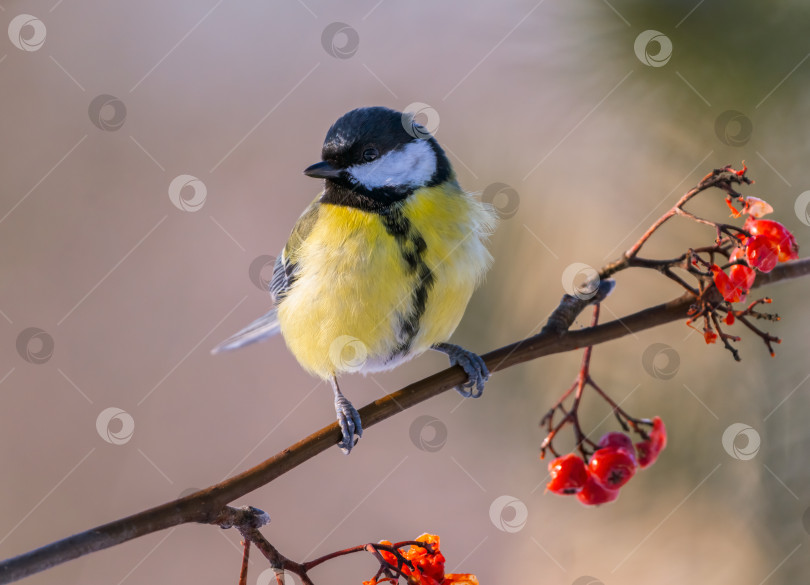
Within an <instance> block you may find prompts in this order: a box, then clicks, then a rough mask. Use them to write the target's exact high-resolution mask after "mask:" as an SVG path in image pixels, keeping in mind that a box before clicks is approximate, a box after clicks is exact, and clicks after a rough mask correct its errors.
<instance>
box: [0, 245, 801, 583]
mask: <svg viewBox="0 0 810 585" xmlns="http://www.w3.org/2000/svg"><path fill="white" fill-rule="evenodd" d="M808 274H810V258H804V259H801V260H796V261H793V262H788V263H785V264H780V265H779V266H777V267H776V268H774V269H773V270H772V271H771V272H769V273H767V274H762V273H759V274H758V275H757V280H756V283H755V284H754V286H755V287H759V286H763V285H769V284H773V283H776V282H780V281H783V280H788V279H792V278H799V277H803V276H807V275H808ZM612 287H613V283H612V281H603V282H602V283H601V284H600V288H599V290H598V292H597V295H596V296H595V297H594V298H592V299H589V300H580V299H577V298H575V297H571V296H568V295H566V296H565V297H563V300H562V301H561V302H560V305H559V307H558V308H557V309H556V310H555V311H554V313H552V316H551V317H550V318H549V321H548V324H547V325H546V327H545V328H544V329H543V331H541V332H540V333H539V334H537V335H535V336H533V337H529V338H527V339H523V340H521V341H518V342H516V343H513V344H511V345H507V346H505V347H502V348H500V349H496V350H494V351H491V352H489V353H488V354H486V355H484V356H482V357H483V358H484V360H485V361H486V363H487V366H488V367H489V369H490V371H492V372H497V371H500V370H504V369H506V368H509V367H512V366H515V365H517V364H520V363H524V362H527V361H530V360H534V359H537V358H540V357H543V356H547V355H551V354H555V353H561V352H566V351H571V350H575V349H580V348H583V347H587V346H590V345H596V344H599V343H604V342H606V341H611V340H613V339H618V338H619V337H623V336H625V335H628V334H630V333H635V332H637V331H642V330H644V329H649V328H652V327H656V326H658V325H663V324H665V323H669V322H671V321H676V320H679V319H685V318H686V317H687V312H688V310H689V308H690V307H691V306H692V305H693V303H694V302H695V297H694V296H693V295H691V294H689V293H685V294H683V295H682V296H680V297H678V298H675V299H672V300H671V301H669V302H667V303H663V304H661V305H656V306H654V307H649V308H647V309H644V310H642V311H639V312H637V313H634V314H632V315H629V316H627V317H625V318H622V319H617V320H614V321H611V322H609V323H605V324H603V325H598V326H596V327H589V328H587V329H580V330H576V331H568V328H569V327H570V326H571V325H572V324H573V322H574V320H575V319H576V317H577V316H578V315H579V313H580V312H581V311H582V310H583V309H584V308H585V307H586V306H587V305H588V304H590V303H591V302H595V301H598V300H601V299H602V298H604V296H606V295H607V293H609V292H610V289H612ZM465 380H466V374H465V373H464V370H462V369H461V368H460V367H458V366H454V367H451V368H448V369H446V370H443V371H441V372H438V373H437V374H433V375H432V376H429V377H427V378H424V379H422V380H419V381H417V382H414V383H413V384H410V385H408V386H406V387H405V388H402V389H401V390H398V391H396V392H394V393H392V394H389V395H388V396H385V397H383V398H380V399H379V400H375V401H374V402H372V403H371V404H368V405H366V406H364V407H363V408H361V409H360V416H361V417H362V419H363V426H364V428H369V427H372V426H374V425H375V424H377V423H379V422H382V421H384V420H385V419H387V418H390V417H392V416H394V415H395V414H397V413H399V412H401V411H403V410H405V409H407V408H410V407H412V406H414V405H416V404H419V403H420V402H424V401H425V400H428V399H429V398H432V397H433V396H436V395H438V394H441V393H442V392H445V391H446V390H449V389H450V388H453V387H454V386H457V385H459V384H461V383H463V382H464V381H465ZM340 439H341V433H340V429H339V428H338V425H337V423H336V422H335V423H332V424H330V425H328V426H326V427H324V428H322V429H320V430H319V431H316V432H315V433H313V434H311V435H310V436H308V437H306V438H305V439H302V440H301V441H299V442H298V443H296V444H294V445H291V446H290V447H288V448H287V449H284V450H283V451H281V452H280V453H278V454H276V455H275V456H273V457H271V458H270V459H267V460H266V461H264V462H262V463H260V464H259V465H257V466H255V467H253V468H252V469H248V470H247V471H244V472H243V473H240V474H239V475H236V476H234V477H231V478H229V479H226V480H225V481H222V482H220V483H218V484H216V485H213V486H211V487H208V488H206V489H204V490H201V491H199V492H196V493H194V494H191V495H188V496H186V497H184V498H180V499H178V500H175V501H172V502H168V503H166V504H163V505H161V506H157V507H154V508H151V509H149V510H145V511H143V512H139V513H137V514H133V515H132V516H128V517H126V518H122V519H119V520H115V521H113V522H110V523H108V524H104V525H102V526H98V527H96V528H93V529H90V530H87V531H85V532H80V533H78V534H75V535H73V536H69V537H67V538H64V539H62V540H58V541H56V542H53V543H51V544H48V545H45V546H43V547H41V548H38V549H36V550H33V551H30V552H26V553H24V554H21V555H19V556H17V557H14V558H11V559H8V560H5V561H3V562H2V563H0V583H10V582H12V581H17V580H19V579H22V578H24V577H27V576H29V575H33V574H34V573H38V572H40V571H44V570H46V569H49V568H51V567H53V566H56V565H59V564H61V563H64V562H66V561H69V560H71V559H75V558H78V557H82V556H84V555H87V554H90V553H91V552H94V551H98V550H102V549H105V548H109V547H111V546H114V545H116V544H119V543H122V542H126V541H128V540H132V539H134V538H137V537H139V536H144V535H146V534H151V533H153V532H157V531H160V530H164V529H166V528H169V527H172V526H177V525H179V524H186V523H191V522H198V523H204V524H221V523H222V522H223V517H224V516H223V515H226V516H227V514H228V510H229V508H227V504H228V503H229V502H232V501H233V500H235V499H237V498H239V497H242V496H244V495H245V494H248V493H250V492H252V491H253V490H255V489H257V488H259V487H261V486H264V485H266V484H268V483H270V482H271V481H273V480H274V479H276V478H277V477H279V476H281V475H283V474H285V473H287V472H288V471H290V470H292V469H294V468H296V467H298V466H299V465H301V464H302V463H304V462H305V461H308V460H309V459H312V458H313V457H315V456H316V455H317V454H318V453H320V452H322V451H325V450H326V449H329V448H330V447H333V446H334V445H335V444H336V443H338V441H340ZM254 544H261V541H259V540H258V538H257V539H256V540H254ZM263 549H264V547H261V546H260V550H261V551H262V552H263V554H266V555H267V554H270V553H271V552H272V551H270V550H269V549H267V550H263Z"/></svg>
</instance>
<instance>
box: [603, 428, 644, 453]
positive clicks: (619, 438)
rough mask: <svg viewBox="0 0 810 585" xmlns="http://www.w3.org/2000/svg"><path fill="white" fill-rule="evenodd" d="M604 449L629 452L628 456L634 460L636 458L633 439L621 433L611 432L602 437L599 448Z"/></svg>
mask: <svg viewBox="0 0 810 585" xmlns="http://www.w3.org/2000/svg"><path fill="white" fill-rule="evenodd" d="M602 447H616V448H618V449H624V450H625V451H627V454H628V455H630V456H632V457H633V458H635V456H636V448H635V447H634V446H633V439H631V438H630V437H629V436H628V435H627V434H626V433H622V432H620V431H610V432H609V433H605V434H604V435H602V438H601V439H599V448H600V449H601V448H602Z"/></svg>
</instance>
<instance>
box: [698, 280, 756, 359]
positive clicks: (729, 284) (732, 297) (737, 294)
mask: <svg viewBox="0 0 810 585" xmlns="http://www.w3.org/2000/svg"><path fill="white" fill-rule="evenodd" d="M711 270H712V273H713V274H714V285H715V286H716V287H717V290H718V291H719V292H720V294H721V295H723V298H724V299H725V300H727V301H728V302H729V303H736V302H739V301H743V300H745V295H746V294H747V293H748V289H744V288H743V287H742V286H741V284H742V283H740V282H737V281H736V280H735V281H732V279H731V277H729V275H728V274H726V273H725V272H723V271H722V270H721V269H720V267H719V266H718V265H717V264H712V266H711ZM749 270H750V268H749ZM738 278H739V277H738ZM706 343H710V342H709V341H708V340H707V341H706Z"/></svg>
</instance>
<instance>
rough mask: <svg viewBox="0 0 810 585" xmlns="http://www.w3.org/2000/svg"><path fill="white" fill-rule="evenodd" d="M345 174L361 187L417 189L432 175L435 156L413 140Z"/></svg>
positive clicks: (429, 147) (434, 166) (428, 149)
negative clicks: (349, 175) (406, 187)
mask: <svg viewBox="0 0 810 585" xmlns="http://www.w3.org/2000/svg"><path fill="white" fill-rule="evenodd" d="M348 171H349V173H351V175H352V176H353V177H354V178H355V179H357V181H358V182H359V183H360V184H361V185H363V186H364V187H368V188H369V189H374V188H376V187H398V186H408V187H419V186H421V185H424V184H426V183H427V182H428V181H430V178H431V177H432V176H433V174H434V173H435V172H436V153H435V152H433V149H432V148H431V146H430V143H429V142H428V141H427V140H414V141H413V142H409V143H408V144H406V145H405V147H404V148H401V149H399V150H392V151H390V152H388V153H386V154H385V155H383V156H381V157H380V158H378V159H377V160H375V161H372V162H370V163H365V164H362V165H356V166H353V167H349V169H348Z"/></svg>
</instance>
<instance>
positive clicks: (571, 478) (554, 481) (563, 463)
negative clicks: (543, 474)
mask: <svg viewBox="0 0 810 585" xmlns="http://www.w3.org/2000/svg"><path fill="white" fill-rule="evenodd" d="M548 472H549V473H550V474H551V481H549V482H548V484H547V485H546V489H547V490H548V491H550V492H553V493H555V494H560V495H561V496H563V495H568V494H575V493H577V492H578V491H579V490H581V489H582V486H584V485H585V482H586V481H587V479H588V469H587V468H586V467H585V462H584V461H583V460H582V458H581V457H579V456H578V455H574V454H573V453H569V454H568V455H563V456H562V457H557V458H556V459H554V460H553V461H551V462H550V463H549V464H548Z"/></svg>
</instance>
